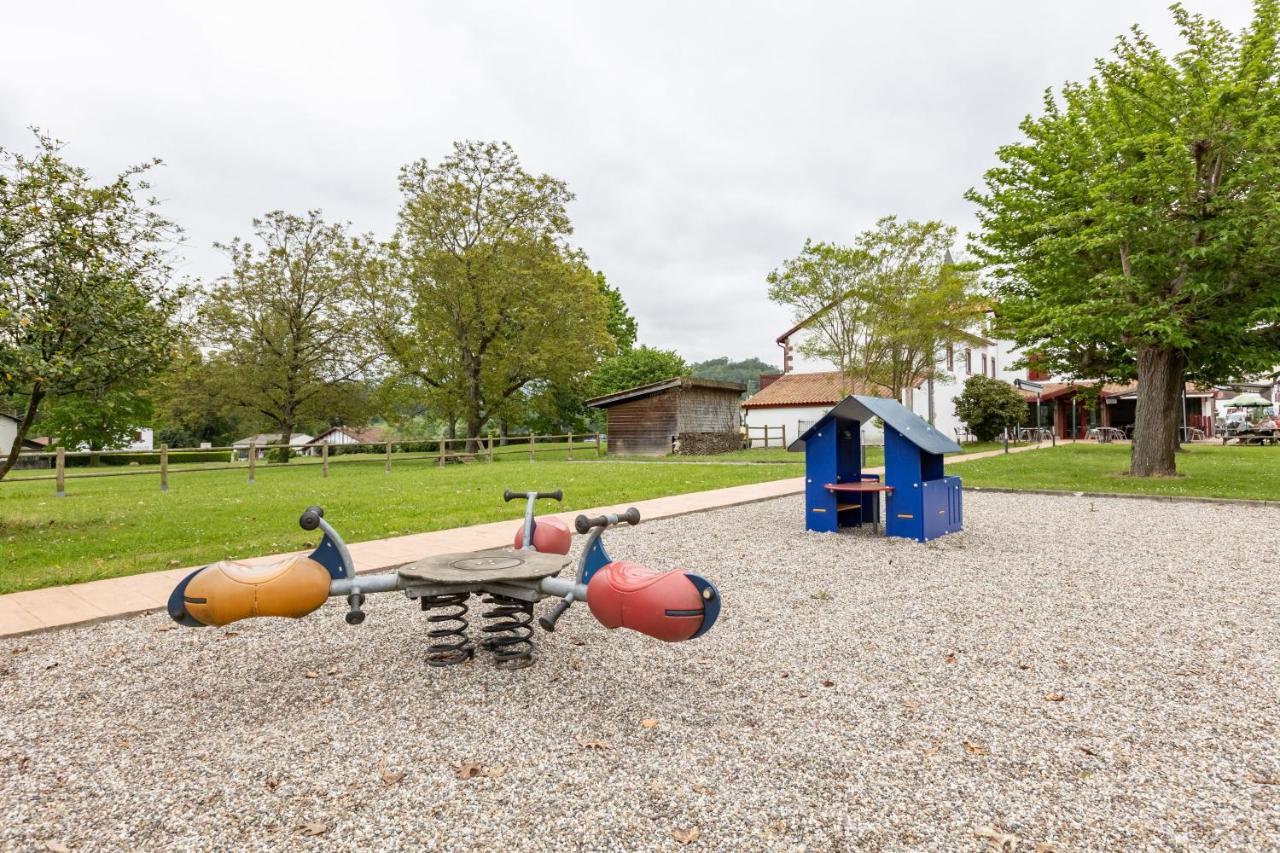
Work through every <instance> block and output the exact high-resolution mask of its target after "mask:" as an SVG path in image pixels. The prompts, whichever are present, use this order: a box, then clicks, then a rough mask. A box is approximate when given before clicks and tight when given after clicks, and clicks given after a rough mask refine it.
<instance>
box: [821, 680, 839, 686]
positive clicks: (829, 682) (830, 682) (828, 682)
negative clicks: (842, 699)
mask: <svg viewBox="0 0 1280 853" xmlns="http://www.w3.org/2000/svg"><path fill="white" fill-rule="evenodd" d="M822 686H823V687H835V686H836V683H835V682H834V681H824V682H822Z"/></svg>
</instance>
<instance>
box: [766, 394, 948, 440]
mask: <svg viewBox="0 0 1280 853" xmlns="http://www.w3.org/2000/svg"><path fill="white" fill-rule="evenodd" d="M833 417H836V418H844V419H846V420H853V421H861V422H863V423H866V422H867V421H869V420H871V419H872V418H879V419H880V420H882V421H884V422H885V425H886V426H891V427H893V428H894V429H895V430H897V431H898V432H899V433H901V434H902V437H903V438H905V439H907V441H910V442H911V443H912V444H914V445H915V446H916V447H919V448H920V449H921V450H923V451H925V452H926V453H956V452H958V451H959V450H960V445H958V444H956V442H955V440H953V439H950V438H947V437H946V436H945V435H943V434H942V433H940V432H938V431H937V430H936V429H934V428H933V427H932V426H930V425H929V422H928V421H926V420H925V419H924V418H922V417H920V416H919V415H917V414H916V413H915V412H913V411H911V410H910V409H908V408H907V407H906V406H904V405H902V404H901V403H899V402H898V401H897V400H890V399H889V398H888V397H866V396H863V395H861V394H855V395H853V396H850V397H845V398H844V399H843V400H841V401H840V402H839V403H837V404H836V406H835V408H833V409H832V410H831V411H829V412H827V413H826V415H824V416H823V417H822V419H821V420H819V421H818V422H817V423H815V424H814V425H813V426H811V427H809V428H808V429H807V430H805V432H804V435H802V436H800V437H799V438H797V439H796V440H795V441H793V442H791V446H790V447H788V448H787V449H788V450H791V451H799V450H804V441H805V439H806V438H808V437H809V435H810V434H811V433H813V432H815V431H817V430H819V429H821V428H822V427H823V426H824V425H825V424H826V423H827V421H829V420H830V419H831V418H833Z"/></svg>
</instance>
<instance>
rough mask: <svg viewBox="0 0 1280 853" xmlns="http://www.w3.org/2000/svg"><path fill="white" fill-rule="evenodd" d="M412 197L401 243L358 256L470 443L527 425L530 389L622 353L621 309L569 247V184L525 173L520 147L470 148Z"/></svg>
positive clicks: (441, 407) (418, 166)
mask: <svg viewBox="0 0 1280 853" xmlns="http://www.w3.org/2000/svg"><path fill="white" fill-rule="evenodd" d="M400 188H401V191H402V193H403V195H404V204H403V206H402V208H401V210H400V222H399V227H398V229H397V232H396V237H395V239H394V240H393V241H392V243H391V244H390V245H388V246H385V247H378V246H374V245H373V244H371V243H367V244H365V245H364V246H363V248H362V251H361V252H360V255H359V261H360V264H359V270H360V281H361V283H362V288H363V293H364V297H365V301H366V313H367V316H368V317H369V318H370V320H371V323H372V329H373V332H374V334H375V335H376V337H377V339H378V341H379V342H380V344H381V345H382V346H383V348H384V349H385V351H386V352H387V353H388V354H389V355H390V356H391V358H392V359H393V360H394V362H395V363H396V365H397V367H398V369H399V370H400V371H401V372H402V373H404V374H405V375H406V376H409V377H412V379H413V380H414V381H415V382H417V383H419V385H420V386H421V387H422V388H423V389H424V391H425V399H426V401H427V402H428V405H429V406H430V407H431V408H432V409H433V410H434V411H437V412H441V413H443V414H445V415H446V416H447V418H448V419H457V420H459V421H460V422H461V423H462V425H463V426H464V427H465V429H466V434H467V436H468V437H477V436H479V435H481V433H482V430H483V429H484V427H485V426H486V424H488V422H489V421H490V420H491V419H494V418H499V419H501V418H505V417H508V416H512V415H514V414H515V413H516V412H518V411H519V410H520V409H521V407H522V406H523V405H524V400H525V397H526V396H527V395H526V394H525V391H526V389H527V388H528V387H529V386H530V385H531V384H533V383H549V384H563V383H566V382H569V381H571V380H572V379H573V378H574V377H575V376H578V375H581V374H585V373H587V372H589V371H590V370H591V369H592V368H593V367H594V366H595V365H596V364H597V362H598V361H599V360H600V358H601V357H603V356H605V355H608V354H610V353H612V352H613V351H614V350H615V342H614V339H613V337H611V331H610V328H609V326H608V322H609V316H610V304H611V302H613V300H612V299H611V298H610V297H609V296H608V295H607V292H606V290H605V285H604V283H603V282H602V280H601V279H600V278H599V277H598V276H597V274H595V273H593V272H592V271H591V270H590V268H589V267H588V266H587V263H586V259H585V257H584V256H583V255H582V253H581V252H579V251H577V250H576V249H574V248H573V247H572V246H570V245H569V243H568V238H569V236H570V234H571V233H572V228H571V226H570V223H569V217H568V214H567V212H566V211H565V206H566V205H567V204H568V202H569V201H570V200H571V199H572V198H573V196H572V194H571V193H570V192H569V189H568V187H567V186H565V184H564V182H563V181H560V180H557V179H556V178H553V177H551V176H550V175H533V174H530V173H529V172H527V171H525V169H524V168H523V167H522V166H521V164H520V161H519V159H518V158H517V157H516V155H515V152H514V151H512V149H511V147H510V146H509V145H506V144H499V143H481V142H465V143H461V142H460V143H456V144H455V145H454V148H453V152H452V153H451V154H450V156H448V157H446V158H444V159H443V160H442V161H440V163H439V164H437V165H434V166H433V165H430V164H429V163H428V162H427V161H425V160H419V161H416V162H414V163H411V164H409V165H408V166H406V167H405V168H404V169H403V170H402V172H401V176H400ZM614 304H615V307H616V303H614ZM623 326H625V324H623ZM620 333H622V334H623V337H624V338H625V328H622V329H621V332H620ZM615 334H617V333H615Z"/></svg>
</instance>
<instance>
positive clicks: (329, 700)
mask: <svg viewBox="0 0 1280 853" xmlns="http://www.w3.org/2000/svg"><path fill="white" fill-rule="evenodd" d="M320 704H321V705H332V704H333V697H332V696H326V697H324V698H323V699H321V700H320Z"/></svg>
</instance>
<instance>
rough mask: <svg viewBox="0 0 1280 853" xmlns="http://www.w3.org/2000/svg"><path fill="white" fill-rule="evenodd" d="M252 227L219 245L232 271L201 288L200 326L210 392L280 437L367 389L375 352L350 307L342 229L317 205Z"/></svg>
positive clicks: (347, 246)
mask: <svg viewBox="0 0 1280 853" xmlns="http://www.w3.org/2000/svg"><path fill="white" fill-rule="evenodd" d="M253 228H254V235H255V238H256V240H243V239H240V238H236V239H234V240H232V241H231V243H229V244H227V245H221V246H220V248H222V249H223V250H224V251H226V253H227V254H228V256H229V257H230V259H231V271H230V272H229V273H228V274H227V275H226V276H224V277H223V278H221V279H219V280H218V282H217V283H216V284H215V285H214V286H213V287H212V288H210V289H209V291H208V294H207V296H206V298H205V299H204V301H203V304H202V305H201V306H200V312H199V316H200V327H201V330H202V332H203V334H204V337H205V342H206V343H207V344H208V345H209V346H210V347H211V348H212V350H213V354H212V355H211V356H210V358H209V359H208V364H207V368H208V370H209V371H210V384H211V390H212V393H213V394H214V395H215V396H216V397H218V398H219V399H220V400H221V401H223V402H224V403H225V404H226V405H227V406H229V407H231V408H232V409H234V410H239V411H240V412H241V413H244V414H248V415H250V416H253V417H257V418H263V419H265V421H266V422H268V423H270V424H271V425H272V426H273V427H274V428H275V429H276V430H277V431H279V432H280V433H281V434H282V436H281V439H280V440H281V443H283V444H288V443H289V440H290V438H291V437H292V435H293V433H294V431H295V429H296V428H297V426H298V425H299V424H300V423H302V422H304V421H317V420H320V421H324V420H327V417H328V413H329V412H331V411H332V410H333V409H334V400H335V398H338V399H341V398H342V397H343V396H344V395H345V394H346V392H348V391H350V392H351V393H354V394H364V393H365V391H364V388H363V386H362V381H363V379H364V377H365V374H366V373H367V372H368V371H369V370H370V368H371V365H372V364H373V362H374V360H375V359H376V357H377V350H376V348H374V347H373V346H371V344H370V341H369V339H368V335H367V334H366V330H365V327H364V323H363V319H362V317H361V316H360V313H359V311H358V308H357V301H356V298H355V297H356V291H355V280H354V276H353V274H352V272H351V270H350V268H349V267H348V263H349V262H350V258H351V257H352V255H351V241H350V239H349V238H348V237H347V235H346V229H345V228H344V226H342V225H339V224H331V223H326V222H325V221H324V220H323V218H322V217H321V215H320V213H319V212H318V211H310V212H309V213H308V214H307V215H306V216H305V217H302V216H294V215H291V214H286V213H283V212H281V211H273V212H271V213H268V214H267V215H266V216H265V217H263V218H262V219H255V220H254V222H253ZM348 386H349V387H348ZM365 396H367V394H365ZM281 458H287V457H283V456H282V457H281Z"/></svg>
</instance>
